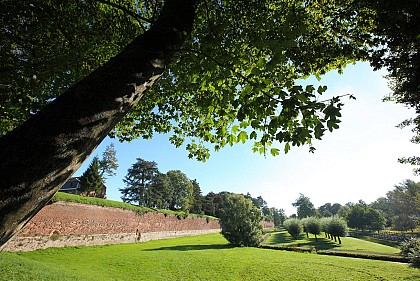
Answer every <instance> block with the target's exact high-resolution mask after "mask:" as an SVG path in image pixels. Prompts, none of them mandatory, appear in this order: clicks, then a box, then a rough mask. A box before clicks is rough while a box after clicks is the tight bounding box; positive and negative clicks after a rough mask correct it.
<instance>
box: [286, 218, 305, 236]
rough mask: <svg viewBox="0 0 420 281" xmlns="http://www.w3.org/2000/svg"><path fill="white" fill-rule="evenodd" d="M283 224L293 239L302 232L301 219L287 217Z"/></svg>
mask: <svg viewBox="0 0 420 281" xmlns="http://www.w3.org/2000/svg"><path fill="white" fill-rule="evenodd" d="M283 226H284V228H286V230H287V232H288V233H289V234H290V235H291V236H292V237H293V239H295V240H296V239H298V238H299V234H300V233H301V232H302V224H301V222H300V220H299V219H287V220H285V221H284V223H283Z"/></svg>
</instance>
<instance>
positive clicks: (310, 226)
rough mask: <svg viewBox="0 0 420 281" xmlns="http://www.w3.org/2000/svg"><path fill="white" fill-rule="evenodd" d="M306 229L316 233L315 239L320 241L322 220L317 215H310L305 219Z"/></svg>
mask: <svg viewBox="0 0 420 281" xmlns="http://www.w3.org/2000/svg"><path fill="white" fill-rule="evenodd" d="M305 228H306V231H307V232H309V233H311V234H313V235H315V241H318V237H317V235H319V234H320V233H321V222H320V221H319V220H318V219H317V218H315V217H309V218H306V220H305Z"/></svg>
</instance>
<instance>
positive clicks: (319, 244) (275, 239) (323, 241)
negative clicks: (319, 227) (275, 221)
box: [267, 232, 341, 250]
mask: <svg viewBox="0 0 420 281" xmlns="http://www.w3.org/2000/svg"><path fill="white" fill-rule="evenodd" d="M267 244H268V245H278V244H283V245H284V246H290V247H305V246H306V247H315V248H316V249H317V250H331V249H336V250H338V249H340V247H341V246H340V245H339V244H338V243H336V242H334V240H330V239H327V238H325V237H322V236H321V235H319V237H318V241H316V240H315V238H312V237H311V238H307V237H306V235H305V234H301V235H300V236H299V238H298V239H297V240H295V239H293V238H292V236H290V235H289V234H287V233H286V232H278V233H273V234H272V235H271V237H270V240H269V242H268V243H267Z"/></svg>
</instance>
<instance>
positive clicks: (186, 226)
mask: <svg viewBox="0 0 420 281" xmlns="http://www.w3.org/2000/svg"><path fill="white" fill-rule="evenodd" d="M219 231H220V224H219V221H218V220H212V219H206V218H190V217H188V218H185V219H184V218H178V217H177V216H174V215H164V214H162V213H154V212H148V213H145V214H138V213H136V212H134V211H129V210H123V209H118V208H109V207H100V206H95V205H85V204H78V203H64V202H57V203H54V204H52V205H47V206H45V207H44V208H43V209H42V210H41V211H40V212H39V213H38V214H36V215H35V216H34V217H33V218H32V219H31V220H30V221H29V222H28V223H27V225H26V226H25V227H24V228H23V229H22V230H21V231H20V232H19V233H18V234H17V235H16V236H15V237H14V238H12V239H11V240H10V241H9V242H8V243H7V244H6V245H5V246H4V248H3V250H5V251H31V250H35V249H45V248H49V247H64V246H80V245H105V244H120V243H134V242H143V241H148V240H152V239H163V238H173V237H180V236H191V235H199V234H205V233H212V232H219Z"/></svg>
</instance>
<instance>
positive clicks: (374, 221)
mask: <svg viewBox="0 0 420 281" xmlns="http://www.w3.org/2000/svg"><path fill="white" fill-rule="evenodd" d="M365 219H366V226H367V228H368V229H369V230H382V229H384V228H385V224H386V219H385V217H384V216H383V215H382V213H381V212H380V211H378V210H375V209H373V208H371V207H367V208H366V209H365Z"/></svg>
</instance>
